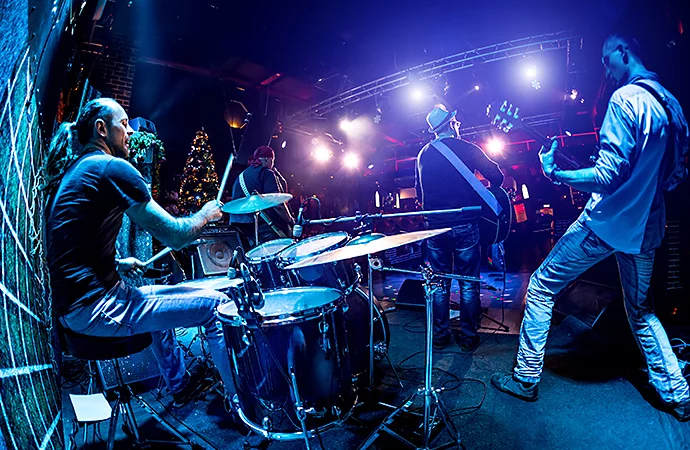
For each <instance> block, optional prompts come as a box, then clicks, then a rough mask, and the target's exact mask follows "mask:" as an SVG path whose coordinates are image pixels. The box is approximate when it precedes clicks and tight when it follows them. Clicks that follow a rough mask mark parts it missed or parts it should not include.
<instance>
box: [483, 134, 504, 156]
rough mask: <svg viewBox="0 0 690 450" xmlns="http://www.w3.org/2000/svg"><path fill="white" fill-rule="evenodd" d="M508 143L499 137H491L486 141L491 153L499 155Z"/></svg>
mask: <svg viewBox="0 0 690 450" xmlns="http://www.w3.org/2000/svg"><path fill="white" fill-rule="evenodd" d="M505 146H506V144H505V142H503V139H499V138H491V139H489V140H488V141H487V142H486V149H487V150H488V151H489V153H491V154H492V155H499V154H501V152H503V149H504V148H505Z"/></svg>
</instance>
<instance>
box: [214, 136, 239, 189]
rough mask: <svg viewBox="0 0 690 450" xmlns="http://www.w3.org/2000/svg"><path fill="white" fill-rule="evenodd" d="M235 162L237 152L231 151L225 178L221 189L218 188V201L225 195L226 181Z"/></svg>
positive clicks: (221, 183)
mask: <svg viewBox="0 0 690 450" xmlns="http://www.w3.org/2000/svg"><path fill="white" fill-rule="evenodd" d="M231 133H232V131H231ZM233 162H235V153H233V152H231V153H230V159H228V165H227V166H225V173H224V174H223V180H222V181H221V182H220V189H218V197H216V201H220V199H221V198H222V197H223V192H224V191H225V183H226V182H227V181H228V175H230V169H232V163H233Z"/></svg>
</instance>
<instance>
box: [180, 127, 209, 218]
mask: <svg viewBox="0 0 690 450" xmlns="http://www.w3.org/2000/svg"><path fill="white" fill-rule="evenodd" d="M217 195H218V174H216V163H215V162H213V156H212V155H211V146H210V145H209V143H208V134H206V132H205V131H204V130H203V129H202V130H201V131H197V132H196V136H195V137H194V142H192V148H191V150H190V151H189V155H188V156H187V163H186V164H185V166H184V172H183V174H182V181H181V182H180V196H179V204H178V206H179V208H180V212H181V213H182V214H184V215H189V214H193V213H195V212H197V211H199V210H200V209H201V207H202V206H203V205H204V204H205V203H206V202H210V201H211V200H215V199H216V196H217Z"/></svg>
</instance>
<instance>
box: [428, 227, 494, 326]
mask: <svg viewBox="0 0 690 450" xmlns="http://www.w3.org/2000/svg"><path fill="white" fill-rule="evenodd" d="M427 248H428V259H429V264H430V265H431V268H432V269H433V270H435V271H438V272H445V273H453V274H456V275H466V276H472V277H478V276H479V263H480V248H479V226H478V225H477V224H476V223H467V224H462V225H457V226H455V227H453V228H452V229H451V230H450V231H449V232H447V233H444V234H441V235H438V236H436V237H433V238H431V239H428V240H427ZM458 284H459V286H460V332H461V337H460V339H469V338H472V337H475V336H477V328H479V320H480V319H481V314H482V308H481V302H480V300H479V283H474V282H470V281H461V280H459V281H458ZM450 286H451V280H449V279H443V280H442V281H440V282H439V283H437V284H434V287H433V288H432V291H431V296H432V299H433V302H434V337H435V338H436V339H439V338H443V337H445V336H446V335H448V334H449V333H450Z"/></svg>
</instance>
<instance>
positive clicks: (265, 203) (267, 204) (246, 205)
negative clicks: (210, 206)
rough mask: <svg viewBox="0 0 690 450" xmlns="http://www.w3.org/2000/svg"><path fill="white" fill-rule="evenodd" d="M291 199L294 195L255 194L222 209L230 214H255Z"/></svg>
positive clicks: (239, 199) (227, 204)
mask: <svg viewBox="0 0 690 450" xmlns="http://www.w3.org/2000/svg"><path fill="white" fill-rule="evenodd" d="M290 199H292V194H254V195H250V196H249V197H243V198H238V199H235V200H233V201H231V202H228V203H226V204H224V205H223V207H222V208H221V209H222V210H223V212H226V213H230V214H253V213H255V212H258V211H263V210H264V209H268V208H273V207H274V206H278V205H280V204H281V203H285V202H287V201H289V200H290Z"/></svg>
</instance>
